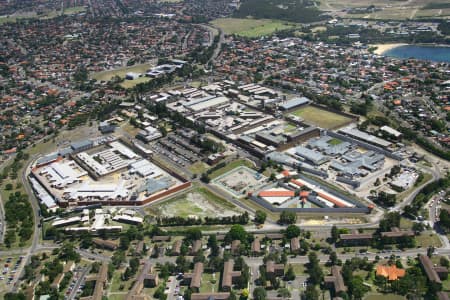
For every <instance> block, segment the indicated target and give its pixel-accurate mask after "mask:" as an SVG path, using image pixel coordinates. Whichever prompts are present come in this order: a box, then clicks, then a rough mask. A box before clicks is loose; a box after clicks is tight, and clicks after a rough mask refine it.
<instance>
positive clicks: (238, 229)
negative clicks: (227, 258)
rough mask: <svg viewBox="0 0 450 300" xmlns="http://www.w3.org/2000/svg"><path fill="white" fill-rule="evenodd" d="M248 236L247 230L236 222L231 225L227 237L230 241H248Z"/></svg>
mask: <svg viewBox="0 0 450 300" xmlns="http://www.w3.org/2000/svg"><path fill="white" fill-rule="evenodd" d="M247 237H248V236H247V232H246V231H245V229H244V227H243V226H242V225H240V224H234V225H233V226H231V228H230V231H229V232H228V234H227V239H228V240H230V241H234V240H240V241H241V242H246V241H247Z"/></svg>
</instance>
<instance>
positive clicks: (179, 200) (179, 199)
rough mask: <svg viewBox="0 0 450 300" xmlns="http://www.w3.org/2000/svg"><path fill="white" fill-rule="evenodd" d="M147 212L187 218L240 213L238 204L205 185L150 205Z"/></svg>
mask: <svg viewBox="0 0 450 300" xmlns="http://www.w3.org/2000/svg"><path fill="white" fill-rule="evenodd" d="M147 212H149V213H150V214H153V215H168V216H169V215H170V216H180V217H183V218H186V217H191V216H197V217H208V216H217V215H232V214H238V213H239V210H238V209H237V207H236V206H234V205H233V204H231V203H230V202H228V201H227V200H225V199H223V198H221V197H219V196H218V195H216V194H214V193H212V192H211V191H210V190H208V189H206V188H204V187H194V188H193V189H192V190H190V191H188V192H186V193H183V194H181V195H178V196H176V197H174V198H172V199H169V200H167V201H164V202H162V203H159V204H157V205H155V206H150V207H148V208H147Z"/></svg>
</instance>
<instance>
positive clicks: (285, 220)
mask: <svg viewBox="0 0 450 300" xmlns="http://www.w3.org/2000/svg"><path fill="white" fill-rule="evenodd" d="M295 222H297V215H296V214H295V212H292V211H287V210H284V211H283V212H282V213H281V214H280V220H279V221H278V223H280V224H295Z"/></svg>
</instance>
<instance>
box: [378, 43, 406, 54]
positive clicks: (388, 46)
mask: <svg viewBox="0 0 450 300" xmlns="http://www.w3.org/2000/svg"><path fill="white" fill-rule="evenodd" d="M407 45H409V44H405V43H396V44H374V45H370V47H377V49H376V50H375V51H374V52H373V53H375V54H377V55H384V53H386V52H387V51H389V50H392V49H394V48H397V47H401V46H407Z"/></svg>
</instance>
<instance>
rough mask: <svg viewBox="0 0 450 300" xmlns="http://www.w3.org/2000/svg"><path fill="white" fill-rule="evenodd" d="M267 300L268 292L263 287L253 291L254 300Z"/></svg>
mask: <svg viewBox="0 0 450 300" xmlns="http://www.w3.org/2000/svg"><path fill="white" fill-rule="evenodd" d="M266 298H267V292H266V290H265V289H264V288H262V287H256V288H255V289H254V290H253V299H254V300H266Z"/></svg>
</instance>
